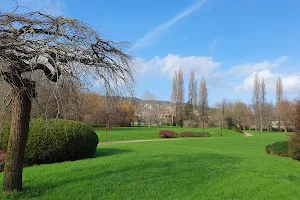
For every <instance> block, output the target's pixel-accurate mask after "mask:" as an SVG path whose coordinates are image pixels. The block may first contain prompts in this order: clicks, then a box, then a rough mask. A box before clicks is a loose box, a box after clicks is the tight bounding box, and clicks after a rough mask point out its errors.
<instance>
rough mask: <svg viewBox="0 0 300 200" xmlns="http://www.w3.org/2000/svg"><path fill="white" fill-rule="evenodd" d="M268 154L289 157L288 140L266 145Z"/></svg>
mask: <svg viewBox="0 0 300 200" xmlns="http://www.w3.org/2000/svg"><path fill="white" fill-rule="evenodd" d="M265 150H266V152H267V153H268V154H271V155H277V156H283V157H289V156H290V147H289V142H288V141H281V142H275V143H273V144H271V145H268V146H266V147H265Z"/></svg>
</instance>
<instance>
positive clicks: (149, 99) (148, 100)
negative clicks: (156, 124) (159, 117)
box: [143, 91, 156, 128]
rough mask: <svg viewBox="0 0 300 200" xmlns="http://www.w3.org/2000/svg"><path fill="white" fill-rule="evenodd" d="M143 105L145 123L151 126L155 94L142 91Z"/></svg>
mask: <svg viewBox="0 0 300 200" xmlns="http://www.w3.org/2000/svg"><path fill="white" fill-rule="evenodd" d="M143 99H144V105H143V110H144V112H143V113H144V116H145V119H146V123H147V124H148V126H149V128H150V127H151V124H152V122H153V118H154V115H153V110H154V108H153V106H154V101H155V100H156V98H155V96H154V95H153V94H151V93H150V92H149V91H146V92H144V96H143Z"/></svg>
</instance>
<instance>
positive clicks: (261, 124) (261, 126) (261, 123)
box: [260, 116, 263, 133]
mask: <svg viewBox="0 0 300 200" xmlns="http://www.w3.org/2000/svg"><path fill="white" fill-rule="evenodd" d="M262 131H263V119H262V116H260V133H262Z"/></svg>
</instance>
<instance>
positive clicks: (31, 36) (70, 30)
mask: <svg viewBox="0 0 300 200" xmlns="http://www.w3.org/2000/svg"><path fill="white" fill-rule="evenodd" d="M127 47H128V46H127V43H114V42H112V41H104V40H102V39H101V37H100V36H99V35H98V33H97V32H96V31H94V30H93V29H91V28H90V27H88V26H87V25H86V24H84V23H82V22H80V21H78V20H75V19H68V18H63V17H54V16H51V15H47V14H43V13H41V12H30V13H26V14H17V13H0V74H1V76H2V77H3V78H4V80H5V81H6V82H7V83H8V84H9V85H10V87H11V89H12V122H11V132H10V138H9V144H8V148H7V155H6V163H5V169H4V178H3V192H4V193H10V192H13V191H21V190H22V169H23V160H24V153H25V147H26V142H27V137H28V129H29V120H30V112H31V105H32V100H33V99H34V98H35V97H36V95H37V93H36V90H35V88H36V84H37V83H38V82H39V80H35V79H33V76H32V75H33V74H34V73H35V72H36V71H42V72H43V73H44V74H45V76H46V77H47V78H48V79H49V81H52V82H57V81H58V79H59V77H60V76H63V77H73V78H75V79H78V80H84V82H85V83H89V82H93V83H94V82H95V81H98V82H100V83H103V85H105V87H106V88H107V89H110V90H113V89H114V88H116V87H115V86H118V85H119V84H120V83H125V85H126V86H128V88H129V89H130V88H131V86H132V83H133V76H132V66H133V65H132V64H133V62H132V61H133V59H132V57H131V56H130V55H129V54H128V53H126V50H127Z"/></svg>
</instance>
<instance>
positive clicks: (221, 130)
mask: <svg viewBox="0 0 300 200" xmlns="http://www.w3.org/2000/svg"><path fill="white" fill-rule="evenodd" d="M220 133H221V136H223V123H222V122H221V124H220Z"/></svg>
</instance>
